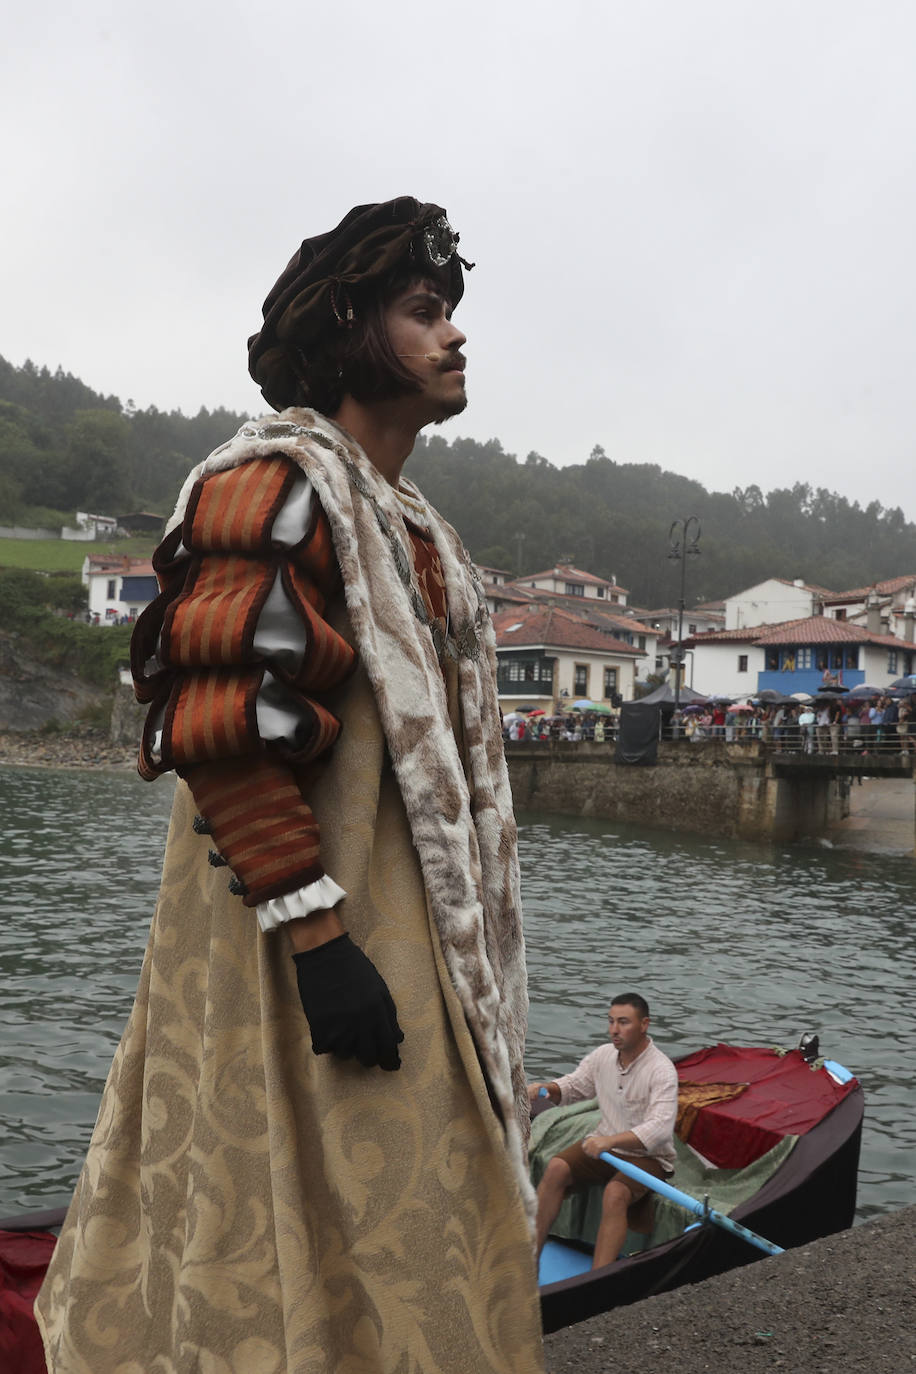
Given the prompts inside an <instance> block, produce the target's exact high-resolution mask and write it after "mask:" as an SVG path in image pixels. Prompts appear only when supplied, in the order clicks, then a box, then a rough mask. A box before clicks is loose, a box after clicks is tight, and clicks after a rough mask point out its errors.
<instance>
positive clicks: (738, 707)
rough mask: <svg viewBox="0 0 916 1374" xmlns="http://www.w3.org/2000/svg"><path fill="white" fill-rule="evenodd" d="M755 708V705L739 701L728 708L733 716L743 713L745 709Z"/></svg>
mask: <svg viewBox="0 0 916 1374" xmlns="http://www.w3.org/2000/svg"><path fill="white" fill-rule="evenodd" d="M753 709H754V708H753V706H745V705H742V704H741V703H740V702H737V701H736V702H735V704H734V706H729V708H728V710H729V714H730V715H733V716H734V715H742V714H743V713H744V712H745V711H753Z"/></svg>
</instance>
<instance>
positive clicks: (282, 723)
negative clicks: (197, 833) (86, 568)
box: [131, 458, 356, 928]
mask: <svg viewBox="0 0 916 1374" xmlns="http://www.w3.org/2000/svg"><path fill="white" fill-rule="evenodd" d="M153 566H154V567H155V569H156V573H157V576H158V578H159V585H160V594H159V596H158V597H157V599H156V600H155V601H154V602H153V603H152V604H151V605H150V606H149V607H148V608H147V610H146V611H144V613H143V615H142V616H141V617H140V619H139V621H138V622H137V627H136V630H135V633H134V637H133V641H132V644H131V666H132V670H133V675H134V686H135V691H136V694H137V697H138V699H139V700H141V701H144V702H148V703H149V705H150V710H149V712H148V715H147V720H146V724H145V727H144V731H143V738H142V742H141V749H140V761H139V770H140V773H141V775H142V776H143V777H146V778H153V777H156V776H158V775H159V774H160V773H163V772H166V771H167V770H168V769H172V768H173V769H175V771H176V772H177V773H178V774H179V776H180V777H183V778H184V779H185V780H186V781H187V782H188V783H189V785H190V787H191V789H192V791H193V793H194V798H195V801H196V802H197V805H198V808H199V810H200V812H201V817H202V820H201V821H200V822H199V824H200V825H201V827H202V828H205V829H206V830H207V831H208V832H209V833H211V834H212V835H213V838H214V841H215V844H216V846H217V851H216V853H215V854H214V855H211V859H212V860H213V861H214V862H216V863H218V864H220V863H226V864H228V865H229V866H230V867H231V868H232V869H233V871H234V874H235V879H234V880H233V884H232V886H233V890H236V891H239V892H241V893H242V894H243V896H244V900H245V903H246V905H248V906H256V907H257V908H258V918H259V920H260V921H261V924H262V926H264V928H268V927H269V926H270V925H272V924H275V923H277V920H275V919H274V918H272V917H270V916H268V917H265V915H264V912H265V911H266V906H265V904H270V903H271V902H273V900H274V899H277V898H283V897H285V896H286V895H287V894H291V893H296V892H297V891H298V890H300V889H305V888H308V887H309V886H310V885H312V884H319V887H318V888H317V889H316V891H317V894H318V895H317V897H316V899H315V900H314V901H313V902H312V907H314V906H317V905H326V904H333V900H337V899H339V896H342V895H343V893H342V890H341V889H339V888H337V887H336V884H334V883H333V882H330V886H328V883H329V881H330V880H328V879H327V878H326V875H325V873H324V869H323V868H322V865H321V858H320V835H319V831H318V825H317V822H316V821H315V818H314V816H313V815H312V812H311V810H310V808H309V806H308V804H307V802H306V800H305V798H304V797H303V796H302V793H301V791H300V788H299V785H298V783H297V774H298V775H301V773H302V770H303V768H304V767H305V766H306V765H308V764H310V763H311V762H312V761H314V760H316V759H318V758H319V757H320V756H321V755H322V754H324V753H326V751H327V750H328V749H330V748H331V747H332V745H333V744H334V741H335V740H336V738H337V735H338V733H339V731H340V722H339V721H338V720H337V718H336V717H335V716H334V715H333V713H332V712H331V711H330V710H329V709H328V707H327V706H325V705H324V704H323V703H322V701H321V699H320V698H321V694H322V693H324V692H326V691H328V690H329V689H330V688H332V687H335V686H336V685H337V684H339V683H340V682H342V681H343V680H344V678H345V677H346V676H347V675H348V674H349V673H350V672H351V671H352V669H353V667H354V665H355V661H356V655H355V652H354V650H353V648H352V647H351V646H350V645H349V644H348V643H347V641H346V640H345V639H343V638H342V637H341V636H340V635H339V634H337V632H336V631H335V630H333V629H332V628H331V626H330V625H329V624H328V623H327V622H326V621H325V620H324V619H323V618H322V617H323V612H324V610H325V607H326V604H327V600H328V597H329V596H330V595H332V594H333V593H334V592H335V591H336V590H337V589H338V587H339V578H340V574H339V571H338V568H337V563H336V559H335V558H334V552H333V546H332V543H331V536H330V529H329V527H328V522H327V518H326V516H325V515H324V512H323V511H322V510H321V507H320V505H319V503H318V502H317V500H315V499H314V497H313V495H312V492H311V487H310V484H309V482H308V480H307V478H306V477H305V476H304V474H303V473H301V472H300V470H299V469H298V468H297V467H296V466H295V465H294V464H292V463H290V462H289V460H287V459H285V458H269V459H253V460H251V461H250V462H248V463H245V464H243V465H242V466H240V467H237V468H230V469H228V470H227V471H225V472H218V473H213V474H210V475H208V476H206V477H204V478H201V479H200V480H199V481H198V482H197V483H196V485H195V487H194V489H193V491H192V493H191V497H190V500H189V502H188V507H187V510H186V513H185V517H184V521H183V523H182V525H181V526H180V527H179V528H178V529H176V530H173V531H172V533H171V534H170V535H169V536H167V537H166V539H165V540H164V541H163V543H162V544H161V545H160V546H159V548H158V549H157V551H156V554H155V555H154V558H153ZM322 882H323V883H324V884H325V887H324V888H322V887H321V886H320V885H321V883H322ZM329 894H330V895H329ZM334 894H337V895H336V896H334ZM332 897H333V900H332ZM291 914H307V909H306V908H302V907H300V909H298V910H294V911H291V912H288V913H286V914H285V915H284V916H281V917H279V918H277V919H289V917H290V915H291Z"/></svg>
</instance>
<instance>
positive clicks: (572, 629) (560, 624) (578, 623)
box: [493, 605, 645, 658]
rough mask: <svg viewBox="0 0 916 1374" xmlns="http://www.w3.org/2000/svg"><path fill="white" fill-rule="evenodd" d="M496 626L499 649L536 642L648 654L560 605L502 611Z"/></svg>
mask: <svg viewBox="0 0 916 1374" xmlns="http://www.w3.org/2000/svg"><path fill="white" fill-rule="evenodd" d="M493 628H494V630H495V631H496V644H497V647H498V648H500V649H511V648H514V647H515V646H516V645H518V646H522V645H525V646H534V645H536V646H538V647H540V648H552V649H589V650H592V651H593V652H595V653H604V654H615V655H617V656H620V655H626V656H628V657H631V658H644V657H645V651H644V650H643V649H637V648H635V647H634V645H632V644H624V643H623V641H622V640H620V639H615V638H614V637H613V636H612V635H608V634H603V633H602V632H601V630H596V629H594V628H593V627H592V626H591V625H586V624H585V623H584V622H583V621H582V620H580V619H579V617H578V616H574V615H570V614H569V613H568V612H567V611H563V610H561V609H560V608H559V607H558V606H539V605H533V606H530V607H527V608H525V609H519V610H517V611H516V610H507V611H500V612H499V613H498V614H497V615H495V616H494V617H493Z"/></svg>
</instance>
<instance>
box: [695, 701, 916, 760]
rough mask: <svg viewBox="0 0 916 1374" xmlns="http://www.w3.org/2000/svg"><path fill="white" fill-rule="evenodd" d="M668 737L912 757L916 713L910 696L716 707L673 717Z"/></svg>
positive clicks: (816, 751) (721, 703) (809, 751)
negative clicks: (680, 736) (679, 736)
mask: <svg viewBox="0 0 916 1374" xmlns="http://www.w3.org/2000/svg"><path fill="white" fill-rule="evenodd" d="M670 733H671V735H672V736H674V737H677V736H678V735H685V736H686V737H687V738H689V739H691V740H693V741H694V742H695V743H696V742H699V741H701V740H704V739H724V740H725V741H726V743H731V742H733V741H737V740H743V739H755V738H756V739H761V740H763V741H764V742H766V743H769V744H772V746H773V748H774V749H775V750H777V751H779V752H781V751H786V752H793V751H794V752H804V753H807V754H839V753H840V751H841V750H849V749H856V750H861V751H862V753H863V754H865V755H867V754H869V753H878V752H888V751H899V752H901V753H908V752H909V750H910V749H911V748H913V747H916V745H914V744H912V743H911V741H912V739H913V736H914V735H916V709H914V706H913V698H912V696H903V697H895V696H891V695H878V696H874V697H869V698H866V699H865V700H862V699H856V698H853V699H844V698H843V697H840V696H831V697H815V698H814V699H813V700H811V701H807V702H805V701H786V702H782V703H773V704H770V703H765V702H749V703H747V704H743V703H742V704H736V703H730V702H726V701H714V702H710V703H708V704H705V705H703V706H701V707H691V706H688V707H686V708H685V709H684V710H683V711H679V712H675V713H674V714H673V715H672V719H671V725H670Z"/></svg>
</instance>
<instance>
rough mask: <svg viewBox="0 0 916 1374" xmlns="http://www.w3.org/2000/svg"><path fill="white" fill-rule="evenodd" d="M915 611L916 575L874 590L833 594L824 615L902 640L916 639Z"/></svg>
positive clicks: (876, 585)
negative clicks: (914, 637)
mask: <svg viewBox="0 0 916 1374" xmlns="http://www.w3.org/2000/svg"><path fill="white" fill-rule="evenodd" d="M914 612H916V574H913V573H906V574H904V575H903V576H902V577H890V578H887V579H886V580H885V581H883V582H874V583H872V585H871V586H870V587H853V588H852V589H851V590H850V591H845V592H829V593H828V594H827V595H826V596H825V597H824V615H826V616H830V617H831V618H832V619H834V620H848V621H851V622H852V623H854V624H856V625H864V626H865V627H866V628H867V629H869V630H872V631H874V632H880V633H883V634H891V635H897V636H898V637H899V638H902V639H912V638H913V634H912V621H913V616H914ZM908 617H909V619H908Z"/></svg>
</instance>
